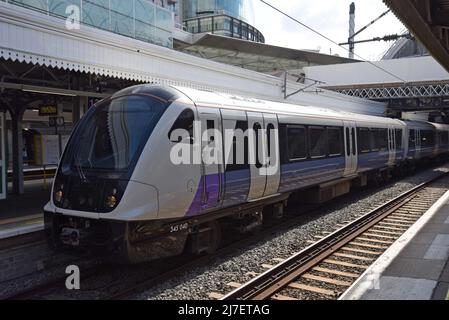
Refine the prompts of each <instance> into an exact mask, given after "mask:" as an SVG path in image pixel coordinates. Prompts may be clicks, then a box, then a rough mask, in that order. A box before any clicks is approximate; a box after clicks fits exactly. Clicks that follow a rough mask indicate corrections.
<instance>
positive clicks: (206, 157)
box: [198, 107, 223, 211]
mask: <svg viewBox="0 0 449 320" xmlns="http://www.w3.org/2000/svg"><path fill="white" fill-rule="evenodd" d="M198 113H199V118H200V123H201V150H202V157H201V158H202V176H203V179H202V184H203V196H202V205H201V211H207V210H210V209H214V208H218V207H220V206H221V199H222V192H223V165H222V164H223V140H222V130H221V115H220V110H219V109H213V108H205V107H198Z"/></svg>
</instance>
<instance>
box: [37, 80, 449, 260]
mask: <svg viewBox="0 0 449 320" xmlns="http://www.w3.org/2000/svg"><path fill="white" fill-rule="evenodd" d="M237 132H240V133H243V135H241V134H240V136H238V135H237ZM448 151H449V127H448V126H445V125H435V124H431V123H426V122H407V121H401V120H396V119H390V118H382V117H372V116H366V115H357V114H350V113H345V112H336V111H332V110H327V109H322V108H316V107H311V106H298V105H290V104H285V103H277V102H270V101H263V100H258V99H249V98H242V97H237V96H233V95H226V94H221V93H214V92H206V91H198V90H194V89H189V88H178V87H176V88H175V87H168V86H150V85H140V86H135V87H131V88H128V89H125V90H122V91H120V92H118V93H116V94H114V95H113V96H112V97H110V98H108V99H105V100H103V101H101V102H99V103H97V104H96V105H95V106H94V107H93V108H91V109H90V110H89V111H88V113H87V114H86V115H85V116H84V117H83V119H82V120H81V121H80V122H79V123H78V125H77V127H76V128H75V130H74V132H73V134H72V136H71V138H70V140H69V142H68V144H67V147H66V149H65V151H64V155H63V157H62V159H61V162H60V165H59V168H58V172H57V175H56V178H55V182H54V185H53V189H52V197H51V199H50V202H49V203H48V204H47V205H46V206H45V208H44V213H45V214H44V216H45V230H46V234H47V237H48V239H49V242H50V243H51V245H52V246H54V247H57V248H69V247H79V248H86V249H90V248H102V249H104V250H110V251H111V252H112V253H115V254H116V255H117V256H119V257H121V258H123V259H125V260H126V261H128V262H131V263H136V262H141V261H149V260H153V259H157V258H163V257H167V256H172V255H177V254H180V253H181V252H182V251H183V250H185V249H186V248H188V249H189V250H191V251H192V252H194V253H197V254H200V253H203V252H213V251H214V250H215V249H216V248H217V247H218V246H219V243H220V240H221V238H222V234H223V232H224V231H225V230H228V228H232V229H236V230H238V231H239V232H243V233H245V232H255V230H257V229H258V228H259V227H260V226H261V224H262V223H263V219H264V217H266V216H273V217H281V216H282V213H283V209H284V207H285V205H286V203H287V201H288V199H290V198H291V197H295V198H298V199H299V200H303V201H308V202H318V203H321V202H324V201H327V200H330V199H332V198H335V197H337V196H340V195H343V194H345V193H348V192H349V191H350V188H351V187H353V186H364V185H366V184H367V183H368V181H369V180H370V179H376V178H377V179H382V178H383V179H386V178H387V177H388V175H389V174H390V173H391V172H401V171H403V170H404V169H407V168H410V167H413V166H414V165H415V164H416V163H417V161H424V160H429V159H433V158H437V157H441V156H443V155H446V154H447V153H448ZM211 159H212V161H210V160H211Z"/></svg>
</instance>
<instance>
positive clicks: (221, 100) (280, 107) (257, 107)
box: [175, 87, 404, 125]
mask: <svg viewBox="0 0 449 320" xmlns="http://www.w3.org/2000/svg"><path fill="white" fill-rule="evenodd" d="M175 88H176V89H178V90H179V91H180V92H182V93H183V94H185V95H186V96H187V97H188V98H190V100H192V101H193V102H194V103H195V104H196V105H197V106H206V107H212V108H214V107H215V108H229V109H237V110H239V109H242V110H250V111H254V112H265V113H273V112H275V113H282V114H286V115H301V114H303V115H305V116H314V117H318V118H320V117H325V118H329V117H331V118H333V119H337V120H352V121H361V122H362V121H363V122H376V123H383V124H385V123H386V122H387V124H392V125H401V124H402V125H403V124H404V123H403V121H401V120H397V119H391V118H387V117H376V116H369V115H362V114H355V113H350V112H346V111H336V110H332V109H326V108H322V107H317V106H310V105H297V104H290V103H286V102H276V101H268V100H262V99H257V98H248V97H242V96H238V95H234V94H226V93H220V92H211V91H200V90H196V89H192V88H186V87H175Z"/></svg>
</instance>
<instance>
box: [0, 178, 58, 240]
mask: <svg viewBox="0 0 449 320" xmlns="http://www.w3.org/2000/svg"><path fill="white" fill-rule="evenodd" d="M52 182H53V181H52V180H47V181H46V187H44V182H43V180H34V181H26V182H25V193H24V194H23V195H20V196H13V195H11V196H9V197H8V198H7V199H6V200H1V201H0V239H5V238H9V237H13V236H17V235H21V234H26V233H30V232H35V231H40V230H42V229H43V226H44V224H43V208H44V206H45V204H47V202H48V200H49V199H50V192H51V184H52ZM9 187H11V186H9Z"/></svg>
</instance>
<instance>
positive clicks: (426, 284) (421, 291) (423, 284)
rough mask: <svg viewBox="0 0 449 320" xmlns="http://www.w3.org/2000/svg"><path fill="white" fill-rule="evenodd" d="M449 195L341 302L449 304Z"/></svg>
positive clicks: (391, 249)
mask: <svg viewBox="0 0 449 320" xmlns="http://www.w3.org/2000/svg"><path fill="white" fill-rule="evenodd" d="M448 258H449V192H447V193H446V194H445V195H444V196H443V197H442V198H441V199H440V200H439V201H438V202H437V203H435V205H434V206H433V207H432V208H431V209H430V210H429V211H428V212H427V213H426V214H425V215H424V216H423V217H422V218H421V219H420V220H419V221H418V222H417V223H416V224H415V225H414V226H413V227H412V228H410V229H409V230H408V231H407V232H406V233H405V234H404V235H403V236H402V237H401V238H400V239H399V240H398V241H396V242H395V243H394V244H393V245H392V246H391V247H390V249H388V250H387V251H386V252H385V253H384V254H383V255H382V256H381V257H380V258H379V259H378V260H377V261H376V263H375V264H374V265H372V266H371V267H370V268H369V269H368V270H367V271H366V272H365V273H364V274H363V276H362V277H361V278H360V279H359V280H358V281H357V282H356V283H355V284H354V285H353V286H352V287H351V288H350V289H349V290H348V291H347V292H346V294H344V295H343V296H342V297H341V298H340V300H449V261H448Z"/></svg>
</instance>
